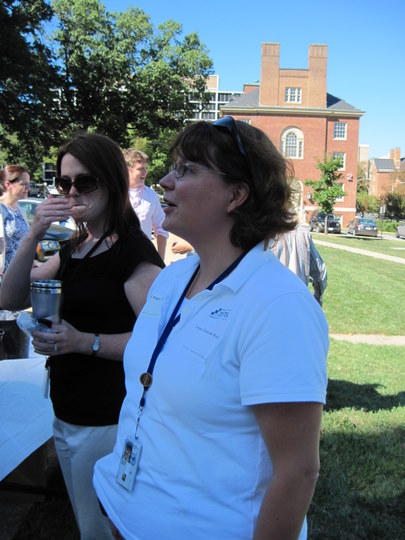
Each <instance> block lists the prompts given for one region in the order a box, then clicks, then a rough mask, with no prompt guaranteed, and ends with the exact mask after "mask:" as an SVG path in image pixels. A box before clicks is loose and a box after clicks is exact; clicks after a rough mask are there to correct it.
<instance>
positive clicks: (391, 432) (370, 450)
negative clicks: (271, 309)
mask: <svg viewBox="0 0 405 540" xmlns="http://www.w3.org/2000/svg"><path fill="white" fill-rule="evenodd" d="M404 368H405V347H392V346H391V347H388V346H371V345H353V344H349V343H345V342H338V341H333V340H332V343H331V348H330V353H329V358H328V371H329V385H328V399H327V405H326V408H325V413H324V417H323V430H322V436H321V475H320V478H319V481H318V484H317V488H316V492H315V496H314V499H313V502H312V505H311V507H310V512H309V515H308V522H309V532H310V534H309V538H310V539H311V540H324V539H336V540H341V539H344V540H357V539H364V540H366V539H367V540H372V539H386V540H394V539H395V540H396V539H400V538H405V519H404V516H405V391H404V390H405V380H404V372H405V369H404Z"/></svg>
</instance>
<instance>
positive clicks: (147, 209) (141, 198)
mask: <svg viewBox="0 0 405 540" xmlns="http://www.w3.org/2000/svg"><path fill="white" fill-rule="evenodd" d="M124 157H125V161H126V163H127V167H128V172H129V200H130V202H131V205H132V208H133V209H134V210H135V212H136V215H137V216H138V218H139V221H140V223H141V228H142V230H143V232H144V233H145V234H146V236H147V237H148V238H150V239H152V232H153V234H154V235H155V238H156V243H157V250H158V252H159V255H160V256H161V257H162V259H163V260H164V257H165V252H166V242H167V238H168V236H169V233H168V232H167V231H165V230H164V229H163V228H162V223H163V220H164V217H165V215H164V213H163V210H162V207H161V206H160V201H159V197H158V196H157V194H156V193H155V192H154V191H153V189H151V188H150V187H148V186H146V185H145V180H146V176H147V174H148V156H147V155H146V154H145V152H141V151H140V150H136V149H135V148H129V149H128V150H124Z"/></svg>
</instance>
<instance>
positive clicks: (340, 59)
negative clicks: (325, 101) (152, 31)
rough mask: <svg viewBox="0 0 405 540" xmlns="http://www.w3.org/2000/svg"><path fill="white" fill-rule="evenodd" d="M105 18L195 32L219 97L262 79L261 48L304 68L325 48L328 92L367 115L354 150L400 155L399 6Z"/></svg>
mask: <svg viewBox="0 0 405 540" xmlns="http://www.w3.org/2000/svg"><path fill="white" fill-rule="evenodd" d="M103 3H104V5H105V6H106V9H107V10H108V11H125V10H126V8H127V7H128V6H137V7H139V8H141V9H142V10H143V11H145V13H147V14H148V15H149V17H150V19H151V22H152V23H153V24H154V25H158V24H160V23H161V22H164V21H166V20H168V19H173V20H175V21H177V22H179V23H181V24H182V26H183V31H184V33H185V34H187V33H190V32H194V31H196V32H197V33H198V35H199V37H200V40H201V41H202V42H203V43H204V44H205V45H206V47H207V49H208V51H209V54H210V57H211V58H212V59H213V62H214V71H215V73H216V74H218V75H219V77H220V89H221V90H225V91H226V90H239V91H241V90H242V89H243V84H244V83H249V82H254V81H258V80H260V56H261V45H262V43H263V42H277V43H280V67H281V68H297V69H306V68H307V67H308V46H309V45H310V44H311V43H324V44H327V45H328V78H327V81H328V82H327V88H328V92H329V93H331V94H333V95H335V96H337V97H339V98H341V99H344V100H345V101H347V102H348V103H350V104H351V105H353V106H355V107H356V108H358V109H360V110H362V111H364V112H365V114H364V116H363V117H362V118H361V119H360V138H359V143H360V144H369V145H370V158H371V157H381V156H384V155H388V153H389V151H390V149H391V148H396V147H400V148H401V155H402V156H405V26H404V23H405V2H404V1H403V0H385V1H381V0H368V1H366V0H340V1H338V2H337V1H336V2H328V1H327V0H313V1H311V0H309V2H305V1H303V0H285V1H278V2H274V1H272V0H246V1H241V0H233V1H226V2H225V1H221V0H216V1H214V0H204V1H194V2H192V1H190V0H139V1H133V0H104V1H103Z"/></svg>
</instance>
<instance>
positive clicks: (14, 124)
mask: <svg viewBox="0 0 405 540" xmlns="http://www.w3.org/2000/svg"><path fill="white" fill-rule="evenodd" d="M51 16H52V9H51V7H50V5H49V4H47V3H46V2H45V1H44V0H25V1H24V2H23V1H21V2H19V1H13V0H4V1H3V2H2V3H1V5H0V50H1V62H0V126H1V127H0V145H1V147H2V150H3V151H5V152H6V155H7V157H8V160H9V161H23V162H24V163H25V164H26V165H27V166H30V167H32V166H34V164H35V162H36V161H38V157H40V158H42V154H43V148H44V147H47V146H48V145H49V144H50V143H51V141H52V140H53V138H54V137H55V133H56V132H57V127H58V123H57V117H56V115H55V114H53V111H54V107H53V101H52V95H51V93H50V92H49V89H50V88H53V87H55V86H56V84H57V82H58V81H57V76H56V68H55V66H54V64H53V56H52V52H51V49H50V48H49V46H47V44H46V42H45V39H44V32H43V24H44V22H46V21H49V20H50V19H51Z"/></svg>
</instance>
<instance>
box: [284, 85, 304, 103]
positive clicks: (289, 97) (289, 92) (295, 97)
mask: <svg viewBox="0 0 405 540" xmlns="http://www.w3.org/2000/svg"><path fill="white" fill-rule="evenodd" d="M301 99H302V88H298V87H295V86H286V88H285V102H286V103H301Z"/></svg>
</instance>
